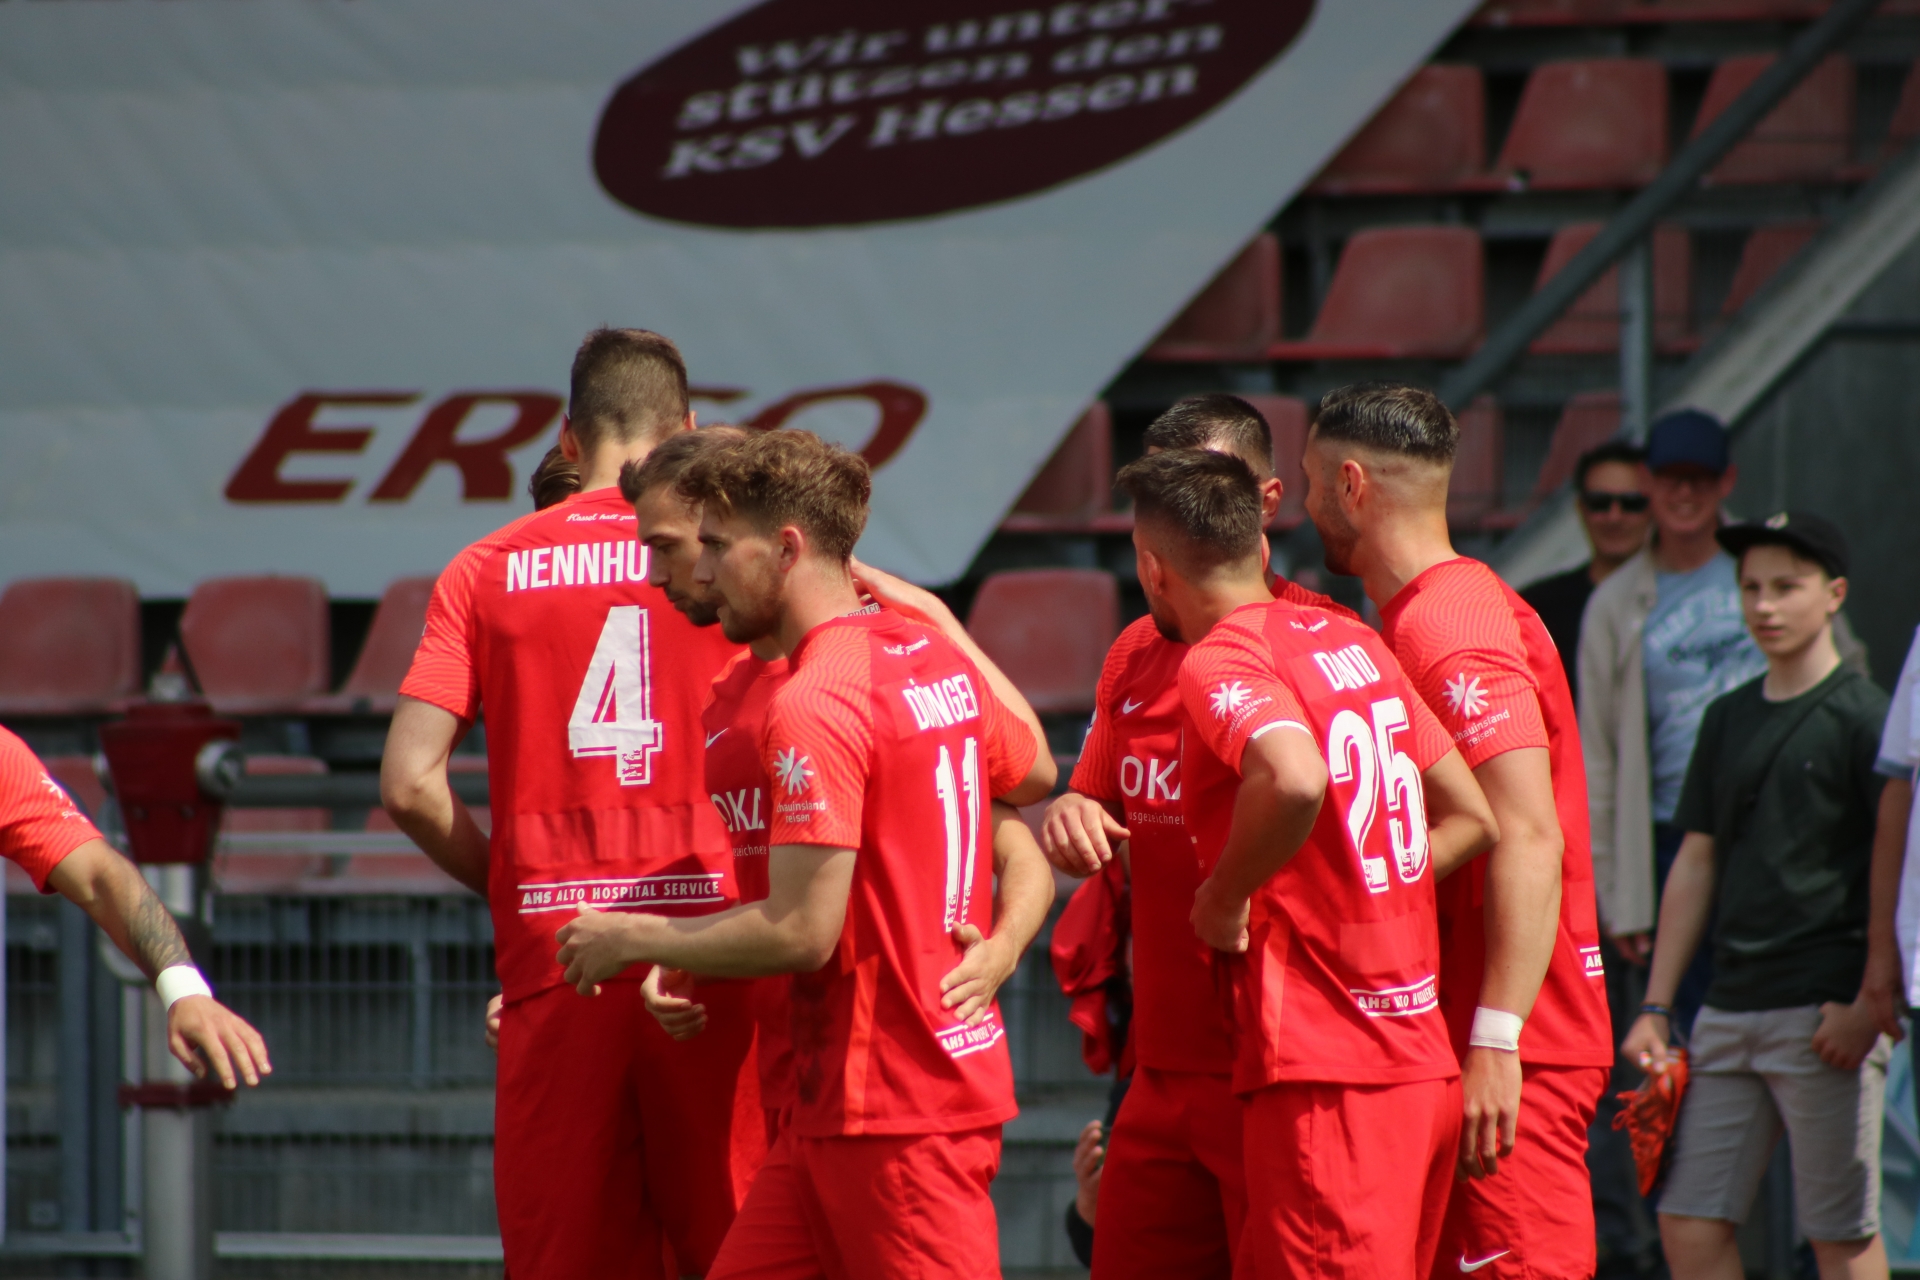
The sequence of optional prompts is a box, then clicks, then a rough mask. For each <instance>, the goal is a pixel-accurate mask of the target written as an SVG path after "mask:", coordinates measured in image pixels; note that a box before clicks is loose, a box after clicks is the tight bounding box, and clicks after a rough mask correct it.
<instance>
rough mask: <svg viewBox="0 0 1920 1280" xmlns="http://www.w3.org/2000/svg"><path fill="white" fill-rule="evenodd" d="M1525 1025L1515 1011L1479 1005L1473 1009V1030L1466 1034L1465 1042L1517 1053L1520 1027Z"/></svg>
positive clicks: (1484, 1047)
mask: <svg viewBox="0 0 1920 1280" xmlns="http://www.w3.org/2000/svg"><path fill="white" fill-rule="evenodd" d="M1525 1025H1526V1019H1525V1018H1522V1017H1521V1016H1520V1015H1519V1014H1517V1013H1508V1012H1507V1011H1506V1010H1505V1009H1489V1008H1487V1006H1485V1005H1481V1006H1480V1007H1479V1008H1478V1009H1475V1010H1474V1011H1473V1030H1472V1031H1471V1032H1469V1033H1468V1035H1467V1043H1468V1044H1470V1045H1477V1046H1479V1047H1480V1048H1482V1049H1505V1050H1506V1051H1507V1052H1508V1053H1518V1052H1520V1028H1521V1027H1523V1026H1525Z"/></svg>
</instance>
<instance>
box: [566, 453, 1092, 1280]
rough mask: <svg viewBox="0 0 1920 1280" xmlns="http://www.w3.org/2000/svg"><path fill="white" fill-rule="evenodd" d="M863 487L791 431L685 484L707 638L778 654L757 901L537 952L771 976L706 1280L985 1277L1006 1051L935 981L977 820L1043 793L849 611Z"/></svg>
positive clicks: (993, 1257)
mask: <svg viewBox="0 0 1920 1280" xmlns="http://www.w3.org/2000/svg"><path fill="white" fill-rule="evenodd" d="M869 485H870V482H869V480H868V476H867V468H866V464H865V463H864V462H862V461H861V460H860V459H859V458H858V457H857V456H855V455H852V454H849V453H846V452H845V451H844V450H840V449H837V448H834V447H832V446H830V445H826V444H823V443H822V442H821V441H819V440H818V439H817V438H815V437H813V436H811V435H809V434H807V433H804V432H797V431H777V432H770V433H768V434H766V435H763V436H760V437H758V438H756V439H754V440H751V441H749V442H747V443H746V444H744V445H742V446H740V447H739V448H738V449H729V450H726V451H724V452H721V453H718V454H717V455H716V456H714V457H713V458H711V459H706V460H703V461H702V462H701V463H700V464H698V465H696V466H695V467H694V468H693V469H692V470H691V471H690V473H689V474H688V476H687V478H686V481H685V482H683V490H684V491H686V492H688V494H689V496H691V497H695V498H698V499H699V500H701V501H702V502H703V504H704V506H703V510H702V519H701V533H700V536H701V541H702V544H703V547H704V550H703V552H702V555H701V559H700V562H699V567H698V569H697V571H696V574H695V580H696V582H699V583H701V584H702V585H703V586H707V585H709V584H710V587H711V589H712V590H713V591H714V592H715V593H716V594H717V595H718V597H719V600H720V623H721V627H722V628H723V630H725V632H726V633H727V635H728V636H729V637H731V638H733V639H735V640H740V641H750V640H752V639H753V638H755V637H757V636H761V635H767V634H774V635H777V636H778V638H779V641H780V644H781V647H782V648H783V649H785V650H786V652H787V653H788V655H789V656H788V661H789V664H790V670H789V673H788V677H787V682H786V683H785V684H784V685H782V686H781V687H780V688H779V689H778V690H776V691H775V692H774V695H773V698H772V700H771V702H770V704H769V706H768V709H767V716H766V727H765V731H764V738H763V741H762V746H761V760H762V763H763V766H764V767H765V769H766V770H767V774H768V776H769V777H770V778H771V779H772V783H773V790H774V795H773V798H772V804H771V807H770V812H771V821H770V824H769V829H768V845H769V846H770V850H771V852H770V855H769V859H768V870H769V876H768V879H769V892H768V896H767V898H766V899H765V900H763V901H761V902H758V903H752V904H747V905H743V906H741V907H739V908H736V909H734V910H731V911H727V912H724V913H722V914H719V915H716V916H710V917H703V918H700V919H693V920H688V919H678V920H676V919H667V918H662V917H658V916H649V915H611V914H602V913H597V912H592V911H583V912H582V913H581V914H580V916H579V918H578V919H576V920H575V921H574V922H573V923H572V924H569V925H567V926H566V927H565V928H564V929H562V930H561V941H562V948H561V956H562V958H563V959H564V960H565V962H566V963H567V965H568V975H569V978H570V980H574V981H577V982H578V983H579V984H580V985H581V987H582V989H583V990H591V989H592V986H593V984H594V983H596V982H598V981H601V980H603V979H604V978H605V977H606V976H607V975H609V974H612V973H617V972H619V971H620V970H621V969H623V968H625V967H626V966H628V965H631V964H636V963H644V962H647V961H652V962H654V963H657V964H667V965H671V966H673V967H675V968H681V969H688V970H691V971H694V972H697V973H704V974H736V975H741V976H748V975H755V974H765V973H783V972H784V973H792V974H794V975H795V976H794V978H793V992H794V997H793V1005H794V1008H793V1035H794V1059H795V1062H794V1077H795V1085H796V1091H797V1095H798V1096H797V1100H796V1102H795V1105H794V1113H793V1119H792V1122H791V1123H790V1124H789V1126H788V1127H787V1129H786V1131H785V1132H784V1133H783V1134H782V1136H781V1138H780V1140H779V1142H778V1143H777V1144H776V1145H775V1147H774V1150H773V1151H772V1153H770V1154H769V1156H768V1158H767V1163H766V1164H765V1166H763V1167H762V1169H761V1172H760V1176H759V1177H758V1178H756V1179H755V1181H754V1184H753V1190H752V1192H751V1193H750V1195H749V1196H748V1199H747V1203H746V1205H745V1206H744V1207H743V1208H742V1210H741V1214H740V1217H739V1218H738V1219H737V1220H736V1222H735V1224H734V1228H733V1231H732V1233H731V1234H730V1235H729V1236H728V1238H727V1243H726V1245H725V1246H724V1247H723V1249H722V1250H721V1253H720V1257H719V1258H718V1259H717V1260H716V1262H715V1264H714V1267H713V1270H712V1272H711V1273H710V1276H711V1277H714V1278H718V1277H728V1278H731V1277H738V1276H769V1277H772V1276H778V1277H788V1276H792V1277H814V1276H829V1277H835V1278H836V1280H838V1278H842V1277H844V1278H847V1280H852V1278H853V1277H861V1278H864V1277H871V1276H891V1275H918V1276H927V1277H934V1276H953V1277H962V1276H964V1277H982V1276H993V1275H997V1274H998V1240H997V1230H996V1226H995V1221H994V1213H993V1205H992V1201H991V1200H990V1199H989V1197H988V1194H987V1189H988V1183H989V1182H990V1181H991V1179H992V1177H993V1174H994V1172H995V1170H996V1169H997V1167H998V1162H999V1127H1000V1125H1001V1123H1002V1122H1003V1121H1005V1120H1006V1119H1008V1118H1009V1117H1011V1116H1012V1115H1013V1114H1014V1113H1015V1107H1014V1105H1013V1087H1012V1085H1013V1081H1012V1071H1011V1068H1010V1065H1009V1062H1008V1059H1007V1054H1006V1045H1005V1040H1004V1029H1003V1027H1002V1025H1001V1023H1000V1021H999V1016H998V1013H997V1011H993V1010H989V1011H988V1012H987V1014H986V1016H984V1017H982V1018H981V1019H980V1020H979V1021H977V1022H976V1023H975V1024H974V1025H971V1026H969V1025H967V1024H966V1023H965V1022H963V1021H961V1020H959V1019H956V1018H955V1017H954V1016H953V1013H952V1011H950V1010H948V1009H947V1008H946V1007H945V1006H944V1003H943V1000H942V994H941V988H940V983H941V979H942V977H943V976H944V975H946V974H947V973H948V972H949V971H950V970H951V969H952V968H953V967H954V964H955V962H956V961H958V960H959V959H960V958H961V956H962V947H961V944H960V943H959V942H958V941H957V940H956V939H955V938H954V933H955V930H956V929H957V928H958V927H959V926H960V925H961V924H965V923H969V922H972V923H975V924H977V923H978V922H980V921H981V920H984V919H987V918H988V912H989V910H990V905H989V899H990V894H991V864H992V861H993V859H992V856H991V853H990V841H991V832H990V827H989V822H988V812H989V803H988V802H989V799H990V798H992V797H996V796H998V797H1000V798H1003V799H1006V800H1008V801H1009V802H1010V803H1015V804H1018V803H1021V802H1023V801H1032V800H1035V799H1038V798H1039V797H1040V796H1042V795H1045V794H1046V792H1047V791H1048V790H1049V789H1050V788H1051V786H1052V782H1053V777H1054V770H1053V762H1052V759H1051V757H1050V756H1049V755H1047V754H1046V752H1045V751H1044V750H1043V749H1042V747H1043V743H1044V740H1043V738H1042V737H1041V735H1040V733H1039V725H1038V722H1037V720H1031V719H1026V720H1023V718H1022V717H1021V716H1019V715H1017V714H1015V712H1014V711H1012V710H1010V709H1009V708H1008V706H1007V705H1006V704H1005V703H1004V702H1003V701H1002V699H1001V697H999V696H997V695H996V693H995V691H994V690H993V688H992V687H991V686H990V684H989V679H990V677H989V676H988V674H987V673H985V672H982V671H981V670H980V669H979V668H978V667H976V666H975V665H974V664H973V663H972V662H970V661H969V660H968V659H967V657H966V656H965V654H964V653H963V652H962V651H961V650H960V649H959V648H958V647H957V646H956V645H954V644H952V643H951V642H949V641H948V640H947V639H945V638H944V637H943V636H941V635H940V634H939V633H938V632H937V631H936V630H934V629H933V628H930V627H927V626H924V625H921V624H916V623H913V622H910V621H908V620H906V619H904V618H902V617H900V616H899V615H898V614H895V613H892V612H890V611H885V610H881V609H878V608H877V607H874V606H867V607H864V608H863V607H862V605H861V602H860V597H859V594H858V592H857V590H856V588H855V586H854V583H853V579H852V576H851V574H850V572H849V558H850V556H851V553H852V549H853V544H854V542H855V540H856V539H857V538H858V537H859V534H860V531H861V529H862V527H863V526H864V524H865V520H866V506H867V497H868V493H869ZM1030 714H1031V713H1029V716H1030Z"/></svg>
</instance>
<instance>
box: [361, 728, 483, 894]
mask: <svg viewBox="0 0 1920 1280" xmlns="http://www.w3.org/2000/svg"><path fill="white" fill-rule="evenodd" d="M471 727H472V726H471V725H469V724H468V723H467V722H466V721H464V720H462V719H460V718H459V717H458V716H456V715H454V714H453V713H452V712H451V711H448V710H446V709H445V708H444V707H436V706H435V705H433V704H432V703H431V702H424V701H422V700H420V699H419V698H410V697H407V696H406V695H405V694H402V695H401V696H400V705H399V706H398V707H396V708H395V709H394V713H393V724H392V727H390V728H389V729H388V730H387V748H386V751H385V752H384V753H383V754H382V756H381V757H380V803H381V804H383V805H385V806H386V810H387V812H388V813H389V814H391V815H393V821H394V823H395V825H397V826H398V827H399V828H400V830H402V831H404V832H406V834H407V838H408V839H409V840H412V841H413V842H414V843H415V844H417V845H419V846H420V849H421V852H423V853H425V854H426V855H427V856H428V857H429V858H432V859H433V861H434V864H435V865H436V866H438V867H439V868H440V869H441V870H442V871H444V872H446V873H447V874H448V875H450V876H452V877H453V878H454V879H455V880H458V881H459V882H460V883H461V884H463V885H465V886H467V888H469V889H471V890H473V891H474V892H475V893H477V894H479V895H480V896H481V897H483V898H484V897H486V896H487V835H486V833H485V832H484V831H482V830H480V826H479V824H478V823H476V822H475V821H474V820H473V814H472V813H470V812H468V810H467V806H466V805H464V804H462V803H461V802H460V797H459V796H456V795H455V794H453V785H452V784H451V783H450V782H448V781H447V760H448V759H449V758H450V757H451V756H452V755H453V749H454V747H456V746H458V745H459V743H460V739H462V738H464V737H465V736H466V734H467V730H468V729H469V728H471Z"/></svg>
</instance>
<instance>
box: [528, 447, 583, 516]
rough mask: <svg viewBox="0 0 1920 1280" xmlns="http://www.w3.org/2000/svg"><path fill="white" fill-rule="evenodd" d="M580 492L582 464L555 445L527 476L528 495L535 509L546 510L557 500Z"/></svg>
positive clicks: (561, 500)
mask: <svg viewBox="0 0 1920 1280" xmlns="http://www.w3.org/2000/svg"><path fill="white" fill-rule="evenodd" d="M578 492H580V464H579V463H577V462H575V461H574V460H573V459H572V458H569V457H568V456H567V455H566V454H564V453H562V452H561V451H560V446H559V445H555V446H553V448H551V449H549V450H547V452H546V456H544V457H542V458H541V459H540V465H539V466H537V467H535V468H534V469H533V474H532V475H530V476H528V477H527V496H528V497H530V498H532V499H533V509H534V510H535V511H545V510H546V509H547V508H548V507H550V506H552V505H553V504H554V503H556V502H564V501H566V500H567V498H569V497H570V496H572V495H573V494H576V493H578Z"/></svg>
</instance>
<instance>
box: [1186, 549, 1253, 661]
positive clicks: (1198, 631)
mask: <svg viewBox="0 0 1920 1280" xmlns="http://www.w3.org/2000/svg"><path fill="white" fill-rule="evenodd" d="M1272 602H1273V591H1272V589H1271V588H1269V587H1268V586H1267V571H1266V567H1265V566H1264V565H1262V566H1259V567H1258V568H1257V569H1256V571H1255V572H1253V573H1252V574H1237V575H1235V576H1233V577H1230V578H1210V579H1208V580H1207V581H1206V582H1202V583H1195V584H1193V586H1192V588H1191V594H1189V596H1188V597H1187V599H1186V601H1185V602H1184V603H1185V607H1184V608H1182V609H1181V610H1180V630H1181V631H1182V632H1184V633H1185V634H1186V636H1187V639H1188V641H1189V642H1191V641H1194V640H1198V639H1199V638H1200V637H1201V636H1204V635H1205V634H1207V632H1209V631H1211V630H1213V629H1214V627H1215V626H1217V625H1218V624H1219V622H1220V620H1221V619H1222V618H1224V617H1226V616H1227V615H1228V614H1230V613H1232V612H1233V611H1234V610H1235V609H1244V608H1245V607H1246V606H1248V605H1250V604H1271V603H1272Z"/></svg>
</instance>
